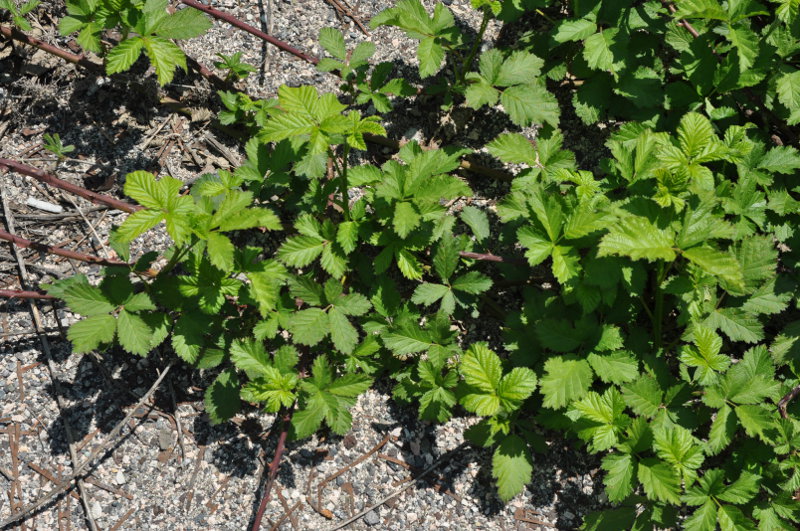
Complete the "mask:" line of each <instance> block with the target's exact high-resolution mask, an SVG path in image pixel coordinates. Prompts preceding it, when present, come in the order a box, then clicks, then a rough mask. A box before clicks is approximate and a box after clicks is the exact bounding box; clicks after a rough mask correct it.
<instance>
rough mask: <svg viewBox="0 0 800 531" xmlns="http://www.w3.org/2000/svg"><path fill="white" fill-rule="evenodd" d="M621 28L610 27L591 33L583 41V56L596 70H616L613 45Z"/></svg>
mask: <svg viewBox="0 0 800 531" xmlns="http://www.w3.org/2000/svg"><path fill="white" fill-rule="evenodd" d="M618 32H619V30H618V29H617V28H608V29H605V30H603V31H600V32H598V33H595V34H593V35H590V36H589V37H587V38H586V40H585V41H584V42H583V58H584V59H586V62H587V63H588V64H589V67H590V68H593V69H595V70H612V71H613V70H614V52H612V51H611V47H612V46H613V45H614V44H615V38H616V36H617V33H618Z"/></svg>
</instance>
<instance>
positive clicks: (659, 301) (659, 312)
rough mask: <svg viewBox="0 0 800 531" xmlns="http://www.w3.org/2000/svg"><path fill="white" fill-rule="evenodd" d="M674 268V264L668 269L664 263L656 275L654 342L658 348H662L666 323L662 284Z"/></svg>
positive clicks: (659, 266) (654, 287)
mask: <svg viewBox="0 0 800 531" xmlns="http://www.w3.org/2000/svg"><path fill="white" fill-rule="evenodd" d="M671 268H672V263H670V264H668V265H667V266H666V267H665V266H664V263H663V262H662V263H659V264H658V272H657V273H656V276H655V278H654V279H653V281H654V284H655V285H654V286H653V291H654V294H655V308H654V309H653V340H654V344H655V347H656V348H661V344H662V337H661V335H662V326H663V321H664V292H663V291H662V290H661V284H663V283H664V280H665V279H666V278H667V273H669V270H670V269H671Z"/></svg>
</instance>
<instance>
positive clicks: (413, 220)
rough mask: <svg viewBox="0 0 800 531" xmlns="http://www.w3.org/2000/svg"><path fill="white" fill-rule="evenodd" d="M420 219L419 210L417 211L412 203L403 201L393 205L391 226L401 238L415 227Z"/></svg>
mask: <svg viewBox="0 0 800 531" xmlns="http://www.w3.org/2000/svg"><path fill="white" fill-rule="evenodd" d="M420 220H421V217H420V215H419V212H417V209H416V207H415V206H414V205H413V204H412V203H410V202H405V201H403V202H400V203H397V205H396V206H395V209H394V218H393V220H392V224H393V225H392V226H393V227H394V231H395V232H396V233H397V235H398V236H400V237H401V238H405V237H406V236H408V234H409V233H410V232H411V231H412V230H414V229H415V228H417V227H418V226H419V223H420Z"/></svg>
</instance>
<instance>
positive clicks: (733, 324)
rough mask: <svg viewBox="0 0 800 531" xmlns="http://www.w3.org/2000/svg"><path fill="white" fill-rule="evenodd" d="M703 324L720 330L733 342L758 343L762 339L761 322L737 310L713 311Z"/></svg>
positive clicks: (762, 329) (723, 309) (722, 309)
mask: <svg viewBox="0 0 800 531" xmlns="http://www.w3.org/2000/svg"><path fill="white" fill-rule="evenodd" d="M705 324H706V325H708V326H710V327H711V328H714V329H719V330H722V332H723V333H724V334H725V335H727V336H728V337H729V338H731V340H733V341H745V342H747V343H758V342H759V341H761V340H762V339H764V328H763V326H762V325H761V322H760V321H759V320H758V319H757V318H756V317H754V316H753V315H751V314H748V313H745V312H744V311H743V310H741V309H739V308H720V309H718V310H715V311H713V312H712V313H711V314H710V315H709V316H708V318H707V319H706V321H705Z"/></svg>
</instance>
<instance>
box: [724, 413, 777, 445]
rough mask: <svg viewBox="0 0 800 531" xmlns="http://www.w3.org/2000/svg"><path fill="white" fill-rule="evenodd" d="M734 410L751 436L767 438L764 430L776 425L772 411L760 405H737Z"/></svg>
mask: <svg viewBox="0 0 800 531" xmlns="http://www.w3.org/2000/svg"><path fill="white" fill-rule="evenodd" d="M734 411H736V416H737V417H738V418H739V422H740V423H741V425H742V427H744V429H745V431H746V432H747V434H748V435H749V436H751V437H759V438H761V439H766V437H765V435H764V432H766V431H768V430H769V429H771V428H773V427H774V425H775V423H774V421H773V419H772V415H771V413H770V412H769V411H767V410H766V409H764V408H763V407H762V406H760V405H743V406H736V408H734Z"/></svg>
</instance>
